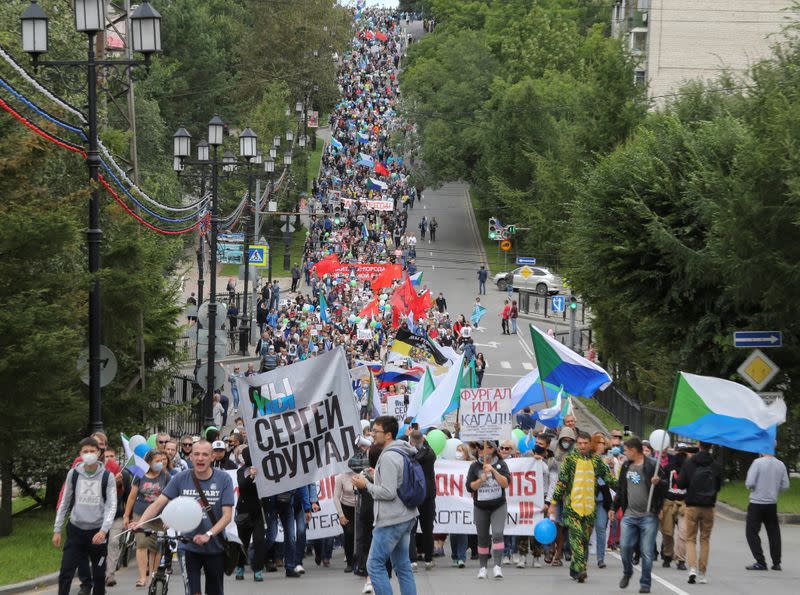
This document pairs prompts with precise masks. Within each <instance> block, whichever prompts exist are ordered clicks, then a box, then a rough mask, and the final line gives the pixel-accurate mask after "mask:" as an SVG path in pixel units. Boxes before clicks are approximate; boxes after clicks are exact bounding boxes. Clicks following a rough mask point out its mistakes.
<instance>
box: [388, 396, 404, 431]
mask: <svg viewBox="0 0 800 595" xmlns="http://www.w3.org/2000/svg"><path fill="white" fill-rule="evenodd" d="M386 415H391V416H392V417H394V418H395V419H396V420H397V423H398V424H400V425H401V426H402V425H403V422H404V420H405V419H406V400H405V398H404V397H403V396H402V395H395V396H387V397H386Z"/></svg>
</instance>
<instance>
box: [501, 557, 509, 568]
mask: <svg viewBox="0 0 800 595" xmlns="http://www.w3.org/2000/svg"><path fill="white" fill-rule="evenodd" d="M500 563H501V564H502V565H503V566H508V565H509V564H511V558H509V557H508V556H503V559H502V560H501V562H500Z"/></svg>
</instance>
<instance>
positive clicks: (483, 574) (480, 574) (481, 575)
mask: <svg viewBox="0 0 800 595" xmlns="http://www.w3.org/2000/svg"><path fill="white" fill-rule="evenodd" d="M495 568H497V566H495ZM478 578H486V569H485V568H481V569H480V570H478Z"/></svg>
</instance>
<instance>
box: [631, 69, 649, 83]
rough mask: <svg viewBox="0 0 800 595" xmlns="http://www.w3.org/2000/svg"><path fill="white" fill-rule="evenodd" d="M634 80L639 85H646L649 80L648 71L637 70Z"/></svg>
mask: <svg viewBox="0 0 800 595" xmlns="http://www.w3.org/2000/svg"><path fill="white" fill-rule="evenodd" d="M633 82H634V83H636V84H637V85H644V84H645V83H646V82H647V73H645V71H644V70H637V71H635V72H634V73H633Z"/></svg>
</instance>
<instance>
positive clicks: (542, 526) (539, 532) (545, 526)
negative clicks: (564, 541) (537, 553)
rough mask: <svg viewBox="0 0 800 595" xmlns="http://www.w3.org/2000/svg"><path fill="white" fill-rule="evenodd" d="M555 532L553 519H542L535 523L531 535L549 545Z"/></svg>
mask: <svg viewBox="0 0 800 595" xmlns="http://www.w3.org/2000/svg"><path fill="white" fill-rule="evenodd" d="M557 532H558V531H557V529H556V524H555V523H554V522H553V521H551V520H550V519H542V520H541V521H539V522H538V523H536V527H534V529H533V536H534V537H535V538H536V541H538V542H539V543H541V544H542V545H550V544H551V543H553V542H554V541H555V540H556V533H557Z"/></svg>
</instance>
